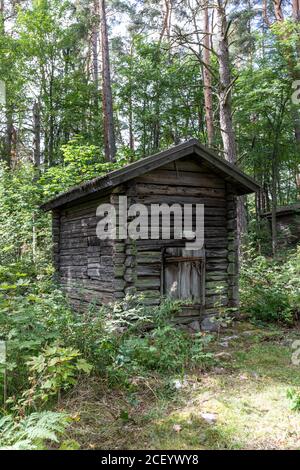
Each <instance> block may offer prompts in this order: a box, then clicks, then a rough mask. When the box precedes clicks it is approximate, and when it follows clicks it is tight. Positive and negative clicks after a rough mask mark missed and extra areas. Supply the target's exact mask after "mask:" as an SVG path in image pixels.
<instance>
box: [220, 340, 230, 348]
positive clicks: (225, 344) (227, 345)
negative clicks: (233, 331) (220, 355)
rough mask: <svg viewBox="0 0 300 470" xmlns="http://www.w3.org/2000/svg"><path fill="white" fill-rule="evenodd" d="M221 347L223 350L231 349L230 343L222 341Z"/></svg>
mask: <svg viewBox="0 0 300 470" xmlns="http://www.w3.org/2000/svg"><path fill="white" fill-rule="evenodd" d="M219 345H220V346H222V348H228V347H229V344H228V341H221V342H220V343H219Z"/></svg>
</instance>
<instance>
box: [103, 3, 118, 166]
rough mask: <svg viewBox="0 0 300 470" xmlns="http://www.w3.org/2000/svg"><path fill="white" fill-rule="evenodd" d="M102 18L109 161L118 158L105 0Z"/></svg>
mask: <svg viewBox="0 0 300 470" xmlns="http://www.w3.org/2000/svg"><path fill="white" fill-rule="evenodd" d="M100 18H101V22H100V25H101V52H102V87H103V92H102V95H103V98H102V100H103V118H104V145H105V157H106V160H107V161H111V162H114V161H115V158H116V139H115V126H114V117H113V99H112V89H111V74H110V60H109V45H108V31H107V19H106V5H105V0H100Z"/></svg>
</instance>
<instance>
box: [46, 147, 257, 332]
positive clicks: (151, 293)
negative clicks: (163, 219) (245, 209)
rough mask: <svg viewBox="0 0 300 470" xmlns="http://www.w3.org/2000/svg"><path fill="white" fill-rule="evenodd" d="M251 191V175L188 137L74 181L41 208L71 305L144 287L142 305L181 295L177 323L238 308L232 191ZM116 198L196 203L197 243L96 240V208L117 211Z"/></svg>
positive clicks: (81, 305) (147, 203)
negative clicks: (200, 238) (48, 214)
mask: <svg viewBox="0 0 300 470" xmlns="http://www.w3.org/2000/svg"><path fill="white" fill-rule="evenodd" d="M258 190H259V186H258V185H257V183H255V181H254V180H253V179H251V178H250V177H249V176H247V175H245V174H244V173H242V172H241V171H240V170H239V169H238V168H237V167H235V166H234V165H231V164H229V163H228V162H226V161H225V160H223V159H221V158H219V157H218V156H216V155H215V154H214V153H213V152H212V151H211V150H209V149H207V148H206V147H204V146H202V145H201V144H200V143H199V142H198V141H197V140H195V139H193V140H190V141H188V142H185V143H183V144H180V145H178V146H175V147H173V148H171V149H170V150H168V151H164V152H161V153H159V154H156V155H153V156H150V157H147V158H144V159H142V160H139V161H137V162H134V163H132V164H129V165H127V166H125V167H123V168H121V169H119V170H116V171H113V172H111V173H108V174H107V175H106V176H104V177H99V178H96V179H93V180H92V181H88V182H85V183H83V184H81V185H80V186H78V187H74V188H72V189H70V190H69V191H67V192H65V193H63V194H60V195H58V196H57V197H56V198H55V199H52V200H51V201H48V202H47V203H45V204H44V205H43V206H42V208H43V209H44V210H45V211H52V215H53V247H54V262H55V267H56V270H57V273H58V275H59V279H60V283H61V284H62V286H63V287H64V288H65V289H66V292H67V294H68V297H69V299H70V301H71V303H72V304H73V306H74V307H75V308H78V309H83V308H84V307H86V306H87V305H88V304H90V303H92V302H94V303H95V304H96V305H98V304H99V305H101V304H103V303H109V302H114V301H117V300H119V299H121V298H124V297H125V296H126V294H127V293H143V295H144V299H145V300H144V301H145V303H147V304H148V305H158V304H159V303H160V302H161V299H162V298H163V297H172V298H177V299H182V300H183V303H184V304H185V306H186V307H185V308H183V309H182V313H181V314H180V318H179V319H178V321H180V322H182V323H189V322H195V320H198V321H199V322H201V321H203V320H204V319H207V316H209V315H214V314H216V312H217V311H218V310H219V309H220V308H222V307H229V308H232V307H238V303H239V295H238V284H239V273H238V252H237V196H239V195H244V194H250V193H253V192H255V191H258ZM120 196H127V203H128V205H132V204H143V205H145V206H147V207H149V206H151V205H153V204H156V205H157V204H162V203H164V204H168V205H173V204H179V205H180V206H182V207H183V205H184V204H190V205H191V204H192V205H193V207H194V205H196V204H203V205H204V245H203V247H202V248H201V249H196V250H190V249H189V250H187V249H186V242H187V240H185V239H184V238H183V239H174V237H172V236H171V235H170V239H162V237H159V239H151V238H149V239H137V240H133V239H131V238H130V237H128V238H126V239H116V240H111V239H107V240H101V239H99V237H98V236H97V231H96V229H97V224H98V222H99V217H98V216H97V213H96V211H97V208H98V207H99V205H101V204H107V203H110V204H113V205H115V206H116V209H117V205H118V203H119V197H120ZM193 216H194V217H195V214H194V212H193ZM173 225H174V224H173ZM160 228H161V229H162V228H163V227H160Z"/></svg>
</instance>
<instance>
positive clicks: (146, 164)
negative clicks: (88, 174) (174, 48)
mask: <svg viewBox="0 0 300 470" xmlns="http://www.w3.org/2000/svg"><path fill="white" fill-rule="evenodd" d="M189 155H194V156H195V157H196V158H198V159H199V160H200V161H202V162H205V163H206V164H207V165H208V166H209V167H211V169H213V170H214V171H215V172H217V173H219V174H221V175H222V176H223V177H224V178H225V179H226V180H227V181H228V182H229V183H232V184H233V185H234V186H235V187H236V191H237V194H239V195H242V194H250V193H253V192H256V191H258V190H259V189H260V186H259V185H258V184H257V183H256V182H255V181H254V180H253V179H252V178H250V177H249V176H247V175H246V174H245V173H243V172H242V171H241V170H239V169H238V168H237V167H236V166H235V165H233V164H231V163H229V162H227V161H225V160H224V159H221V158H220V157H218V156H217V155H216V154H215V153H214V152H213V151H211V150H210V149H208V148H206V147H204V146H203V145H201V144H200V142H199V141H198V140H197V139H191V140H189V141H187V142H184V143H182V144H179V145H176V146H174V147H172V148H170V149H169V150H166V151H163V152H160V153H157V154H155V155H152V156H150V157H145V158H143V159H141V160H138V161H136V162H134V163H131V164H129V165H126V166H124V167H123V168H121V169H119V170H115V171H112V172H110V173H107V174H106V175H105V176H101V177H98V178H94V179H93V180H90V181H87V182H84V183H82V184H81V185H79V186H75V187H73V188H71V189H69V190H68V191H66V192H64V193H61V194H59V195H58V196H56V197H55V198H53V199H51V200H50V201H48V202H46V203H45V204H43V205H42V206H41V208H42V209H43V210H45V211H49V210H53V209H57V208H58V207H60V206H63V205H65V204H68V203H71V202H73V201H77V200H79V199H82V198H84V197H86V196H88V195H91V194H94V193H97V195H100V194H101V193H107V192H109V191H110V190H112V189H113V188H115V187H116V186H118V185H120V184H122V183H125V182H127V181H130V180H131V179H133V178H136V177H138V176H141V175H143V174H145V173H148V172H149V171H152V170H155V169H157V168H159V167H161V166H162V165H164V164H167V163H171V162H173V161H175V160H178V159H180V158H183V157H186V156H189Z"/></svg>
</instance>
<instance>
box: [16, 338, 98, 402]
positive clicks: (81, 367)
mask: <svg viewBox="0 0 300 470" xmlns="http://www.w3.org/2000/svg"><path fill="white" fill-rule="evenodd" d="M26 365H27V366H28V372H29V374H30V376H29V385H30V388H29V389H27V390H26V391H25V392H24V393H23V394H22V399H21V400H20V401H19V403H18V406H21V407H23V408H27V407H28V408H32V407H33V406H34V407H37V406H39V407H41V406H42V405H43V404H44V403H46V402H48V401H49V400H50V399H51V398H52V397H60V394H61V392H63V391H66V390H68V389H69V388H70V387H72V386H74V385H75V384H76V383H77V380H78V376H79V374H80V373H84V374H89V373H90V372H91V370H92V366H91V365H90V364H88V363H87V361H86V360H85V359H83V358H82V357H81V353H80V352H79V351H77V350H76V349H74V348H70V347H69V348H66V347H61V346H58V345H57V344H54V345H52V346H47V347H46V348H44V349H43V351H42V352H41V353H40V354H39V355H38V356H36V357H32V358H31V359H30V360H29V361H28V362H27V364H26Z"/></svg>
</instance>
